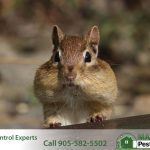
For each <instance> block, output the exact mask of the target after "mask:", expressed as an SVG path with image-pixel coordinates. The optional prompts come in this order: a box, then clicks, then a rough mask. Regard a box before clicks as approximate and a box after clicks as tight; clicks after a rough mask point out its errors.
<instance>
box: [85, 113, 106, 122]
mask: <svg viewBox="0 0 150 150" xmlns="http://www.w3.org/2000/svg"><path fill="white" fill-rule="evenodd" d="M104 120H106V117H105V116H103V115H102V114H99V113H95V114H93V115H90V117H89V118H88V119H87V122H89V123H94V122H95V123H102V122H103V121H104Z"/></svg>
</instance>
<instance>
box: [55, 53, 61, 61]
mask: <svg viewBox="0 0 150 150" xmlns="http://www.w3.org/2000/svg"><path fill="white" fill-rule="evenodd" d="M59 55H60V54H59V51H57V52H56V54H55V57H54V62H60V56H59Z"/></svg>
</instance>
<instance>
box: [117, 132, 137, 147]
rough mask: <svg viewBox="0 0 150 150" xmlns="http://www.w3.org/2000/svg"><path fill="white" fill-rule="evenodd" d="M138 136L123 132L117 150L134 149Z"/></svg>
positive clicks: (118, 140)
mask: <svg viewBox="0 0 150 150" xmlns="http://www.w3.org/2000/svg"><path fill="white" fill-rule="evenodd" d="M134 141H136V138H135V137H134V136H133V135H131V134H123V135H121V136H120V137H119V138H118V139H117V146H116V147H117V150H123V149H127V150H129V149H131V150H132V149H133V148H134Z"/></svg>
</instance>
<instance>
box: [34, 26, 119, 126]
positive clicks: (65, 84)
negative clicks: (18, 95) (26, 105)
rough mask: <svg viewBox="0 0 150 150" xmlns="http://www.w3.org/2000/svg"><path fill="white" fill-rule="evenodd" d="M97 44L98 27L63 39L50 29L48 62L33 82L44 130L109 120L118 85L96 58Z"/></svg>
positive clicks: (106, 64)
mask: <svg viewBox="0 0 150 150" xmlns="http://www.w3.org/2000/svg"><path fill="white" fill-rule="evenodd" d="M99 41H100V35H99V29H98V27H97V26H93V27H92V28H91V29H90V30H89V31H88V32H87V33H86V34H85V35H84V36H70V35H66V34H64V33H63V31H62V30H61V29H60V28H59V27H58V26H57V25H55V26H54V27H53V31H52V42H53V46H54V48H53V52H52V56H51V59H50V60H49V61H47V62H46V63H44V64H43V65H42V66H41V67H40V68H39V69H38V70H37V72H36V75H35V80H34V90H35V95H36V96H37V98H38V99H39V100H40V102H41V103H42V105H43V111H44V125H45V126H46V127H56V126H59V125H70V124H77V123H84V122H101V121H102V120H103V119H109V118H110V115H111V112H112V106H113V103H114V102H115V100H116V97H117V82H116V77H115V74H114V72H113V71H112V69H111V67H110V66H109V64H108V63H106V62H105V61H103V60H101V59H99V58H98V57H97V55H98V45H99Z"/></svg>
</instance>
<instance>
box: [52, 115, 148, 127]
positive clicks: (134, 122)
mask: <svg viewBox="0 0 150 150" xmlns="http://www.w3.org/2000/svg"><path fill="white" fill-rule="evenodd" d="M55 129H56V128H55ZM57 129H150V114H148V115H141V116H133V117H126V118H118V119H112V120H106V121H103V123H101V124H99V123H83V124H75V125H69V126H61V127H59V128H57Z"/></svg>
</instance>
